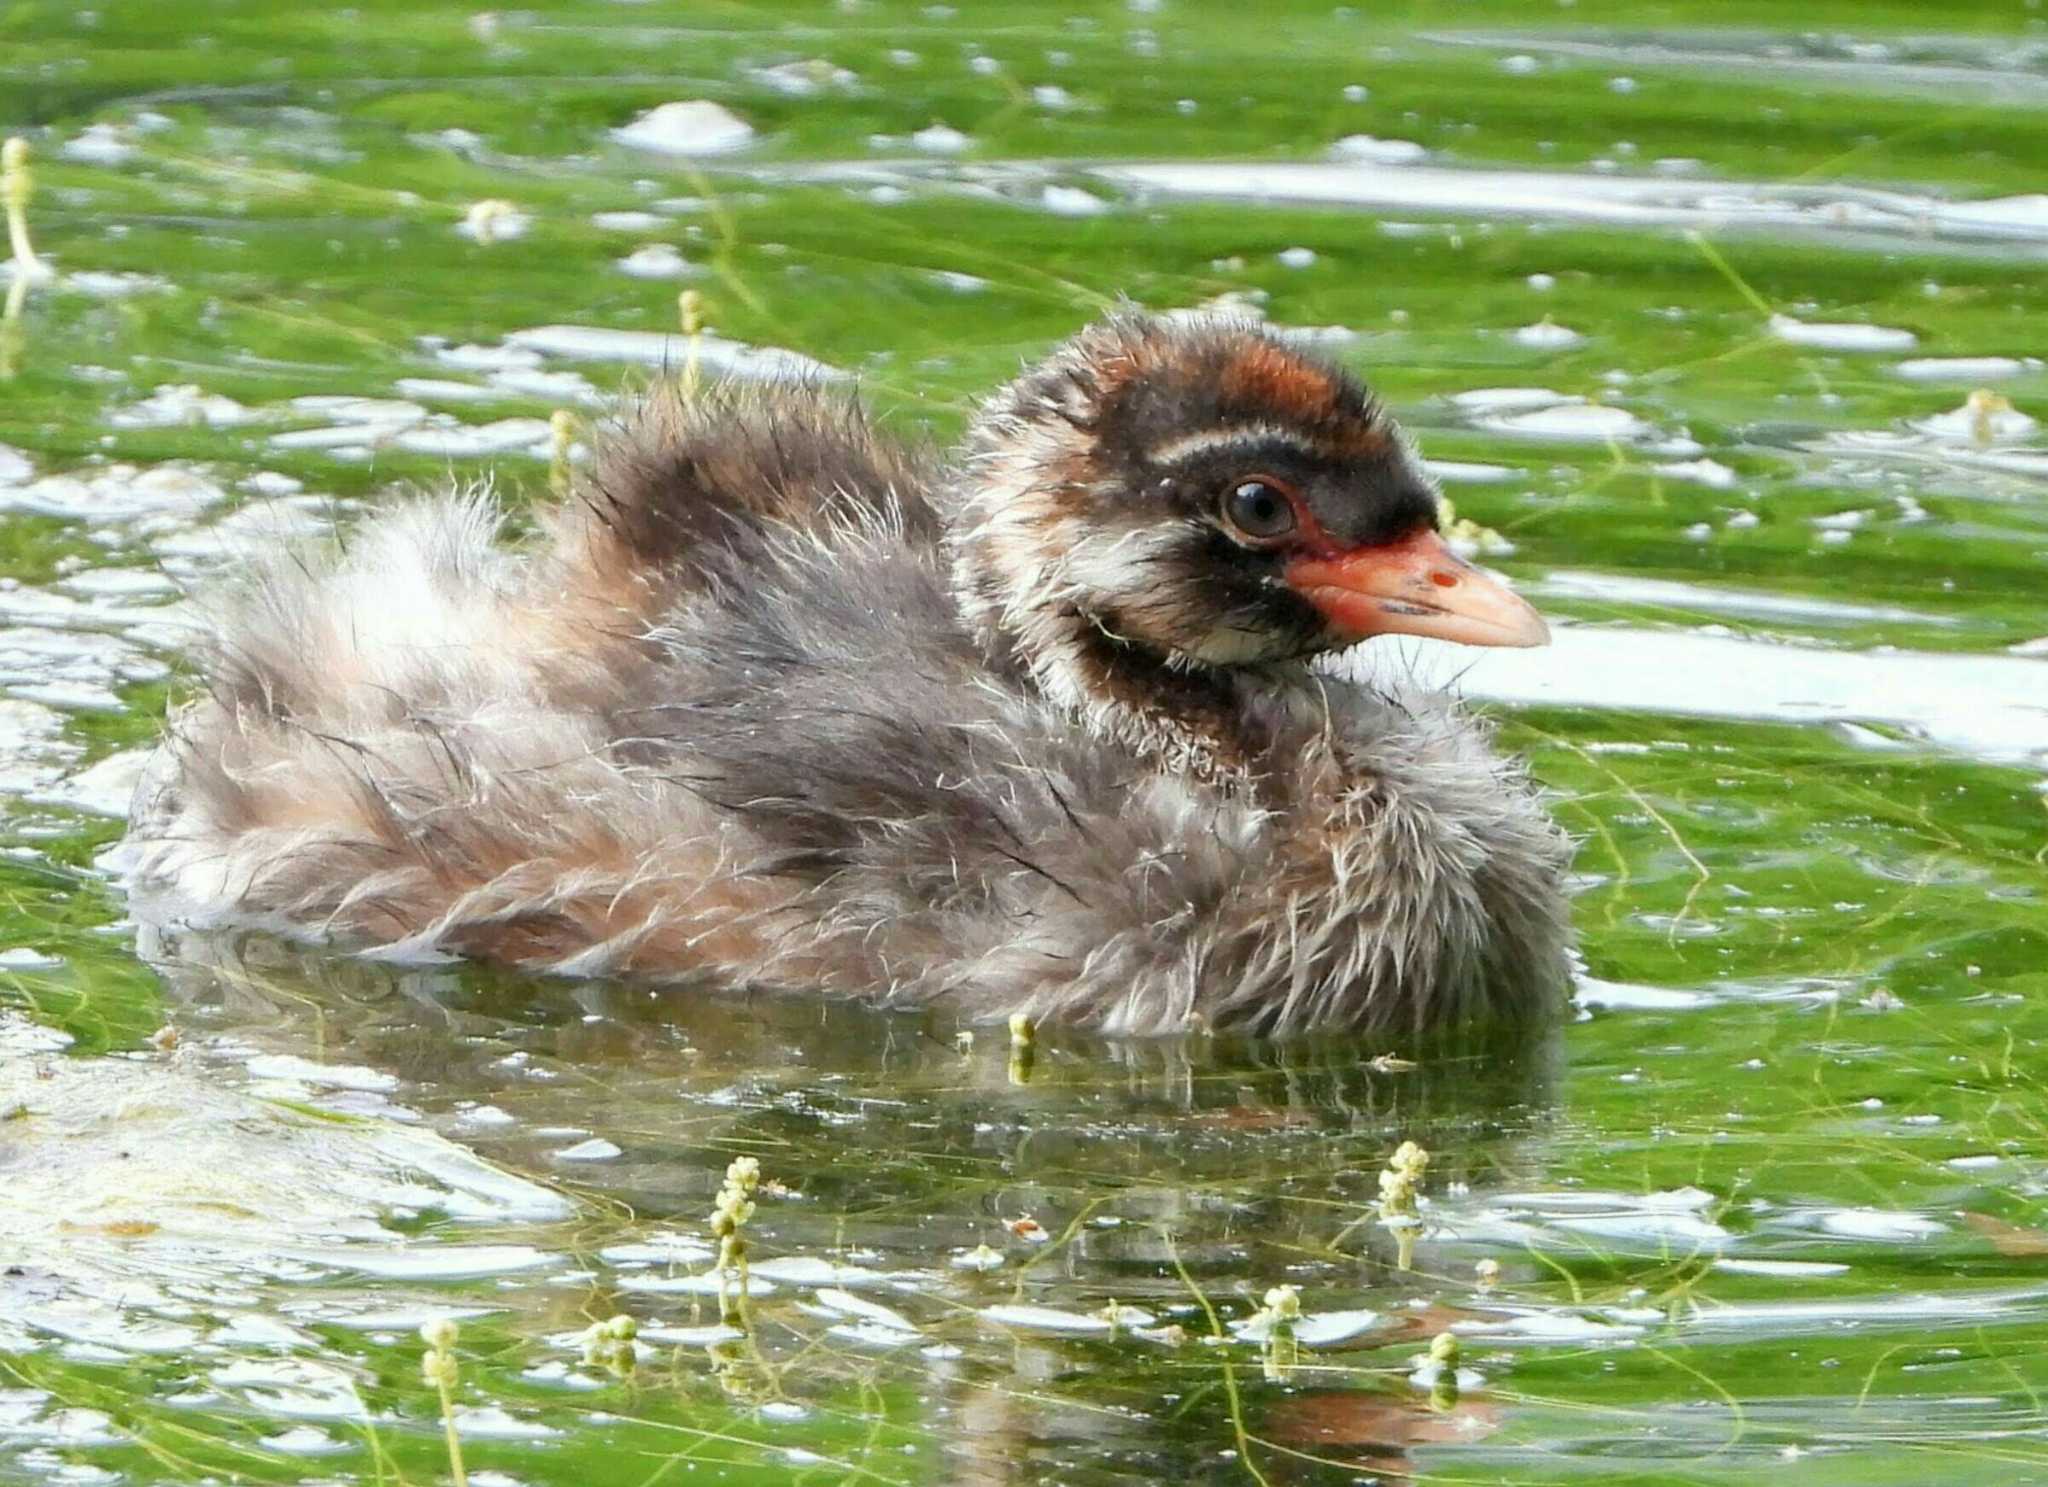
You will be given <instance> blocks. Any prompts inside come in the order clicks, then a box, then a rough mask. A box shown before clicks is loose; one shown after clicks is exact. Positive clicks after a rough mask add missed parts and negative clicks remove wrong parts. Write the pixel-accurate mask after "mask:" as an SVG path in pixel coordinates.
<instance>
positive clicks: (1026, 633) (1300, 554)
mask: <svg viewBox="0 0 2048 1487" xmlns="http://www.w3.org/2000/svg"><path fill="white" fill-rule="evenodd" d="M967 447H968V463H967V466H966V470H965V474H966V483H965V488H964V490H963V491H962V494H961V502H962V504H961V509H960V510H959V511H958V512H956V514H955V519H954V543H955V552H956V560H957V572H956V576H957V580H958V583H959V586H960V590H961V596H962V602H963V604H964V606H965V608H966V610H967V612H968V615H969V617H970V619H971V620H973V621H974V622H975V623H977V624H978V625H979V626H980V627H981V628H982V629H983V630H984V631H985V632H991V633H994V634H999V635H1006V636H1008V637H1009V638H1010V640H1011V641H1012V642H1013V643H1014V644H1015V645H1016V647H1017V649H1018V651H1019V653H1020V654H1021V655H1022V656H1023V657H1024V658H1025V660H1026V662H1027V664H1029V665H1031V666H1032V668H1033V669H1034V670H1036V671H1038V672H1039V673H1040V675H1041V679H1042V680H1046V681H1048V682H1057V681H1058V678H1057V677H1054V676H1052V675H1049V674H1048V672H1049V671H1050V670H1052V669H1057V668H1060V667H1064V666H1068V665H1069V664H1070V663H1071V662H1072V659H1073V656H1074V654H1075V651H1076V647H1081V648H1087V647H1091V646H1099V645H1101V644H1104V643H1107V644H1110V645H1113V646H1115V647H1119V648H1122V649H1125V650H1127V651H1129V652H1131V653H1134V654H1136V655H1138V656H1141V657H1143V658H1146V659H1147V660H1149V661H1150V662H1153V663H1156V664H1159V665H1163V666H1165V667H1167V668H1171V669H1175V670H1184V671H1195V670H1204V669H1219V668H1221V669H1227V668H1241V667H1257V666H1271V665H1273V664H1276V663H1287V662H1296V663H1299V662H1305V661H1306V660H1308V659H1309V658H1311V657H1313V656H1315V655H1317V654H1320V653H1322V652H1326V651H1331V650H1336V649H1340V648H1342V647H1345V646H1349V645H1353V644H1355V643H1357V642H1359V641H1363V640H1367V639H1369V638H1371V637H1373V636H1377V635H1424V636H1433V637H1436V638H1439V639H1443V640H1453V641H1461V642H1464V643H1466V644H1471V645H1506V646H1528V645H1541V644H1543V643H1544V642H1545V641H1546V640H1547V639H1548V638H1549V632H1548V630H1547V629H1546V627H1545V626H1544V623H1543V620H1542V619H1541V617H1540V616H1538V615H1537V613H1536V611H1535V610H1534V609H1532V608H1530V606H1529V605H1528V604H1527V603H1526V602H1525V601H1523V600H1522V599H1521V598H1519V597H1517V596H1516V595H1515V594H1514V593H1513V592H1512V591H1511V590H1509V589H1508V588H1507V587H1506V586H1505V585H1504V584H1503V583H1501V582H1500V581H1499V580H1498V579H1496V578H1493V577H1491V576H1489V575H1488V574H1485V573H1483V572H1481V571H1480V570H1478V569H1477V568H1474V567H1473V566H1472V565H1471V564H1469V563H1467V562H1466V561H1465V560H1464V559H1462V558H1460V557H1459V556H1458V555H1457V554H1456V553H1454V552H1453V551H1452V550H1451V548H1450V547H1449V546H1448V545H1447V544H1446V543H1445V541H1444V540H1443V538H1442V536H1441V535H1439V533H1438V531H1437V524H1438V510H1439V503H1438V499H1437V494H1436V490H1435V487H1434V486H1433V484H1432V483H1431V481H1430V479H1429V477H1428V476H1427V474H1425V473H1424V471H1423V469H1422V467H1421V464H1420V462H1419V461H1418V460H1417V459H1416V457H1415V455H1414V453H1413V451H1412V450H1411V449H1410V448H1409V447H1408V444H1407V441H1406V440H1405V439H1404V438H1403V437H1402V435H1401V432H1400V430H1399V429H1398V428H1397V427H1396V426H1395V424H1394V423H1393V421H1392V420H1391V419H1390V418H1389V417H1388V416H1387V414H1386V412H1385V410H1384V409H1383V408H1382V407H1381V406H1380V405H1379V403H1378V402H1377V400H1375V399H1374V398H1373V397H1372V395H1371V394H1370V393H1369V392H1367V391H1366V389H1365V388H1364V387H1363V386H1362V385H1361V384H1360V383H1359V382H1358V381H1357V380H1356V379H1355V378H1353V377H1351V376H1349V375H1348V374H1346V373H1345V372H1343V371H1342V370H1340V369H1338V368H1336V367H1334V366H1331V365H1329V364H1328V363H1326V362H1324V361H1322V360H1321V359H1319V358H1317V357H1315V356H1313V355H1311V354H1309V353H1307V352H1305V351H1303V350H1301V349H1300V348H1298V347H1296V346H1294V345H1291V344H1289V343H1288V342H1287V341H1285V340H1283V339H1281V338H1279V337H1278V336H1276V335H1274V334H1273V333H1271V332H1270V331H1267V330H1264V329H1262V328H1260V327H1259V326H1257V325H1254V324H1249V323H1246V322H1243V321H1239V320H1234V319H1227V318H1223V317H1217V316H1193V317H1188V318H1185V319H1180V318H1175V319H1167V318H1159V317H1153V316H1147V315H1141V314H1136V313H1131V312H1125V313H1120V314H1117V315H1114V316H1112V317H1110V318H1109V319H1107V320H1104V321H1102V322H1100V323H1098V324H1096V325H1093V326H1091V327H1089V328H1088V329H1087V330H1084V331H1083V332H1081V333H1080V334H1079V335H1078V336H1076V337H1074V338H1073V339H1072V340H1070V341H1068V342H1067V343H1066V344H1064V345H1063V346H1061V347H1060V348H1059V349H1057V350H1056V351H1054V352H1053V354H1052V355H1051V356H1050V357H1048V358H1047V359H1046V360H1045V361H1044V362H1042V363H1041V364H1039V365H1038V366H1036V367H1034V368H1032V369H1031V370H1030V371H1028V372H1026V373H1025V374H1024V375H1023V376H1022V377H1020V378H1019V379H1018V380H1017V381H1016V382H1014V383H1012V384H1011V385H1010V386H1008V387H1007V388H1005V389H1004V390H1003V391H1002V392H1000V393H998V394H997V395H996V396H995V397H994V398H993V399H991V400H990V402H989V403H988V405H987V406H986V407H985V408H984V409H983V410H982V412H981V414H980V416H979V417H978V418H977V420H976V421H975V424H974V426H973V428H972V430H971V431H970V434H969V440H968V446H967ZM1069 680H1070V681H1071V678H1070V679H1069ZM1076 685H1078V686H1079V687H1081V688H1082V689H1083V690H1086V681H1085V679H1083V680H1082V681H1081V682H1079V683H1076Z"/></svg>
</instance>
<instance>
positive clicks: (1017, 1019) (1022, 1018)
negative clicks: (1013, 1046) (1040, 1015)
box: [1010, 1012, 1038, 1043]
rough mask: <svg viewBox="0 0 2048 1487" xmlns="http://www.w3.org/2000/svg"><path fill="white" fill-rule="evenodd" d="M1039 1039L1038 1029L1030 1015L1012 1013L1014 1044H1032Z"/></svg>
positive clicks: (1012, 1037) (1011, 1033)
mask: <svg viewBox="0 0 2048 1487" xmlns="http://www.w3.org/2000/svg"><path fill="white" fill-rule="evenodd" d="M1037 1037H1038V1027H1037V1025H1036V1024H1035V1023H1033V1022H1032V1020H1031V1018H1030V1016H1029V1015H1028V1014H1026V1013H1023V1012H1012V1013H1011V1014H1010V1041H1011V1042H1012V1043H1030V1042H1033V1041H1035V1040H1036V1038H1037Z"/></svg>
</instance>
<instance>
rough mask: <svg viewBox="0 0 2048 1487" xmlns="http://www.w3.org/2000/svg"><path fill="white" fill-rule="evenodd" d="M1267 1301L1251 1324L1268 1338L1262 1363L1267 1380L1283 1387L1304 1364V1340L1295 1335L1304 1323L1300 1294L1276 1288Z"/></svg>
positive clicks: (1253, 1317)
mask: <svg viewBox="0 0 2048 1487" xmlns="http://www.w3.org/2000/svg"><path fill="white" fill-rule="evenodd" d="M1264 1299H1265V1304H1264V1305H1263V1306H1261V1307H1260V1308H1259V1310H1258V1311H1257V1312H1256V1313H1254V1314H1253V1316H1252V1324H1253V1325H1254V1326H1255V1327H1258V1328H1259V1329H1260V1330H1261V1331H1262V1332H1263V1333H1264V1334H1265V1340H1264V1342H1263V1344H1262V1348H1263V1358H1262V1361H1263V1365H1264V1368H1265V1373H1266V1377H1267V1378H1268V1379H1270V1380H1271V1381H1273V1382H1274V1383H1283V1382H1285V1381H1286V1379H1287V1378H1288V1376H1289V1375H1290V1374H1292V1373H1293V1372H1294V1369H1295V1366H1296V1365H1297V1364H1299V1363H1300V1362H1301V1339H1300V1338H1299V1337H1297V1336H1296V1335H1295V1331H1294V1328H1295V1324H1296V1323H1297V1322H1299V1321H1300V1320H1301V1291H1300V1290H1299V1289H1298V1288H1297V1287H1294V1286H1274V1287H1272V1288H1271V1289H1269V1290H1268V1291H1267V1292H1266V1295H1265V1298H1264Z"/></svg>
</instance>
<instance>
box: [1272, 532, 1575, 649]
mask: <svg viewBox="0 0 2048 1487" xmlns="http://www.w3.org/2000/svg"><path fill="white" fill-rule="evenodd" d="M1285 573H1286V578H1287V582H1288V583H1289V584H1291V585H1292V586H1293V587H1294V589H1295V590H1296V591H1297V592H1298V593H1300V594H1301V596H1302V597H1303V598H1305V599H1307V600H1308V602H1309V603H1311V604H1313V605H1314V606H1315V607H1316V608H1317V610H1319V611H1320V612H1321V613H1322V616H1323V618H1324V619H1325V620H1327V621H1328V622H1329V624H1330V628H1331V629H1333V630H1335V631H1336V632H1337V633H1338V634H1340V635H1342V636H1343V637H1344V638H1345V639H1346V640H1347V641H1351V640H1364V639H1366V638H1367V637H1368V636H1372V635H1428V636H1433V637H1435V638H1436V639H1438V640H1455V641H1457V642H1459V643H1460V644H1463V645H1513V646H1530V645H1547V644H1548V643H1549V641H1550V627H1549V626H1548V625H1546V624H1544V623H1543V616H1542V615H1540V614H1538V613H1537V612H1536V611H1535V610H1534V609H1532V608H1531V607H1530V606H1529V602H1528V601H1527V600H1526V599H1523V598H1522V597H1521V596H1520V595H1518V594H1516V593H1515V592H1514V591H1513V590H1512V589H1510V588H1508V586H1507V585H1506V584H1504V583H1502V582H1501V581H1500V580H1499V579H1496V578H1491V577H1489V576H1488V575H1486V574H1484V573H1482V572H1480V571H1479V570H1478V569H1477V568H1475V567H1473V566H1472V565H1471V564H1470V563H1468V562H1466V561H1465V560H1464V559H1463V558H1461V557H1459V556H1458V555H1457V554H1456V553H1454V552H1452V551H1451V549H1450V545H1449V544H1448V543H1446V542H1445V541H1444V539H1443V538H1442V537H1439V536H1438V535H1437V534H1436V533H1435V532H1432V531H1430V530H1429V529H1428V528H1427V527H1424V528H1422V529H1421V530H1419V531H1416V532H1413V533H1411V534H1410V535H1408V536H1406V537H1403V538H1401V539H1399V540H1398V541H1395V542H1383V543H1376V544H1374V545H1373V546H1371V547H1354V548H1352V549H1351V550H1350V551H1348V552H1340V553H1337V554H1334V555H1332V556H1329V557H1301V558H1295V559H1293V560H1292V561H1291V562H1289V563H1288V564H1287V567H1286V569H1285Z"/></svg>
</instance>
